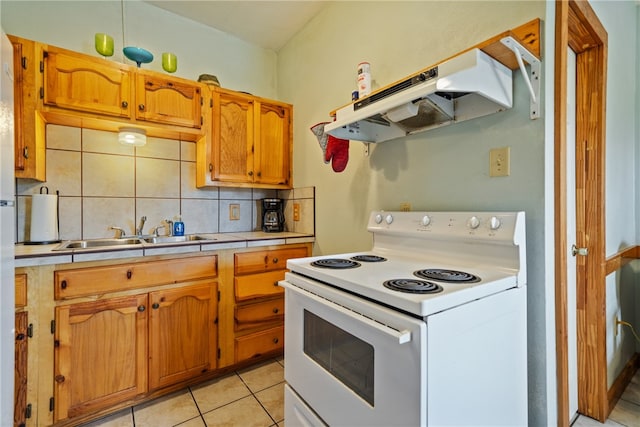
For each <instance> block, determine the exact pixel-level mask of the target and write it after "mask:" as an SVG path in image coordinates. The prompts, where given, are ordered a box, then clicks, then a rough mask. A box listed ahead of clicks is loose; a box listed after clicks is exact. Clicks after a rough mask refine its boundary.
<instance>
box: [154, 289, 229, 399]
mask: <svg viewBox="0 0 640 427" xmlns="http://www.w3.org/2000/svg"><path fill="white" fill-rule="evenodd" d="M217 289H218V288H217V283H215V282H206V283H203V284H201V285H194V286H188V287H184V288H176V289H169V290H161V291H157V292H152V293H150V294H149V304H150V306H151V310H150V311H149V389H151V390H153V389H157V388H161V387H164V386H167V385H170V384H175V383H178V382H180V381H183V380H187V379H189V378H193V377H197V376H198V375H200V374H202V373H204V372H207V371H209V370H212V369H215V368H216V355H217V328H216V327H215V320H216V315H217V313H218V307H217V304H218V299H217V295H218V291H217Z"/></svg>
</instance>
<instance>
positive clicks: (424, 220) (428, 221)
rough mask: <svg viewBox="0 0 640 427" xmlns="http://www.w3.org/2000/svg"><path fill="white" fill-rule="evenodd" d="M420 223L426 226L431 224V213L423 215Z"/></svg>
mask: <svg viewBox="0 0 640 427" xmlns="http://www.w3.org/2000/svg"><path fill="white" fill-rule="evenodd" d="M420 224H422V225H424V226H425V227H426V226H427V225H429V224H431V218H429V215H425V216H423V217H422V220H421V221H420Z"/></svg>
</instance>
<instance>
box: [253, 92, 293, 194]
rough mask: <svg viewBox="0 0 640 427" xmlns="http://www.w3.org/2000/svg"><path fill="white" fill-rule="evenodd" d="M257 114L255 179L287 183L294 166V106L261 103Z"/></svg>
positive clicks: (281, 183) (265, 182) (261, 181)
mask: <svg viewBox="0 0 640 427" xmlns="http://www.w3.org/2000/svg"><path fill="white" fill-rule="evenodd" d="M256 113H257V114H258V119H257V123H258V125H257V126H256V137H255V138H256V141H257V143H256V144H255V153H254V157H255V159H254V167H255V174H256V177H255V178H256V179H255V180H256V182H260V183H262V184H274V185H284V186H286V185H288V184H289V174H290V165H291V163H290V162H291V149H292V143H291V137H290V123H291V108H290V107H285V106H281V105H275V104H273V105H272V104H268V103H265V102H261V103H260V108H259V109H258V108H256Z"/></svg>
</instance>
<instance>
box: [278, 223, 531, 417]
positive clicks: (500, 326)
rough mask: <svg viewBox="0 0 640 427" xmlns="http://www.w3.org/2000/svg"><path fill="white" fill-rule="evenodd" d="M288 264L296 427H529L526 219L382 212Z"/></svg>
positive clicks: (288, 404)
mask: <svg viewBox="0 0 640 427" xmlns="http://www.w3.org/2000/svg"><path fill="white" fill-rule="evenodd" d="M368 230H369V231H370V232H371V233H372V234H373V247H372V248H371V250H369V251H364V252H356V253H347V254H339V255H329V256H318V257H309V258H300V259H293V260H289V261H288V263H287V267H288V269H289V270H290V271H289V272H288V273H287V274H286V276H285V280H284V281H282V282H280V285H281V286H283V287H285V289H286V293H285V301H286V307H285V379H286V380H287V386H286V392H285V419H286V420H287V425H290V426H291V425H323V424H324V425H349V426H355V425H363V426H364V425H367V426H373V425H381V426H382V425H387V426H388V425H394V426H395V425H398V426H400V425H411V426H416V425H433V426H435V425H452V426H453V425H457V426H460V425H474V426H476V425H487V426H489V425H491V426H497V425H509V426H514V425H526V424H527V367H526V365H527V364H526V360H527V359H526V334H527V331H526V286H525V285H526V247H525V215H524V212H383V211H379V212H372V213H371V215H370V218H369V223H368Z"/></svg>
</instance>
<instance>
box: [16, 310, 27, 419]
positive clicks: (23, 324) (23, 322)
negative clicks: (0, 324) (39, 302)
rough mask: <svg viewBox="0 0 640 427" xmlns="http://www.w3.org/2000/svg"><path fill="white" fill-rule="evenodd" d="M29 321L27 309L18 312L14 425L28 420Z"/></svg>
mask: <svg viewBox="0 0 640 427" xmlns="http://www.w3.org/2000/svg"><path fill="white" fill-rule="evenodd" d="M27 323H28V315H27V312H26V311H22V312H20V313H16V327H15V328H16V344H15V349H14V351H15V374H14V387H15V388H14V406H13V425H14V426H16V427H17V426H24V425H25V423H26V421H27V412H26V411H27V349H28V343H27Z"/></svg>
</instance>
